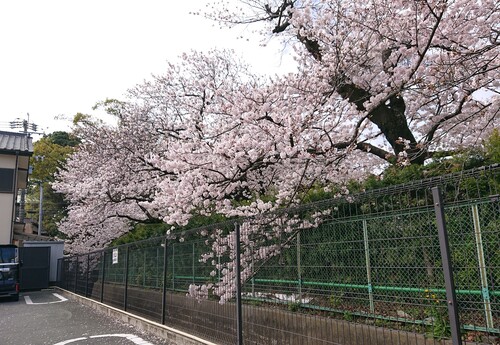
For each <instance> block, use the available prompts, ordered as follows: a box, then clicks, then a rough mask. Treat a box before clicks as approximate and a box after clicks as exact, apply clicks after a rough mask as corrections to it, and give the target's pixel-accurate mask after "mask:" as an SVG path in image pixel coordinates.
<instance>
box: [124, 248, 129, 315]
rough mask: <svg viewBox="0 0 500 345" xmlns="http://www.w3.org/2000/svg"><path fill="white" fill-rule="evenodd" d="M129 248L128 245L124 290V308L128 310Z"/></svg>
mask: <svg viewBox="0 0 500 345" xmlns="http://www.w3.org/2000/svg"><path fill="white" fill-rule="evenodd" d="M129 248H130V246H127V247H126V251H125V291H124V292H123V310H125V311H127V300H128V266H129V264H128V259H129Z"/></svg>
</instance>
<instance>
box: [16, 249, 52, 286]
mask: <svg viewBox="0 0 500 345" xmlns="http://www.w3.org/2000/svg"><path fill="white" fill-rule="evenodd" d="M19 260H20V263H21V269H20V286H21V290H37V289H46V288H48V287H49V277H50V247H21V248H19Z"/></svg>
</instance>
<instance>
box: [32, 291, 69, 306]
mask: <svg viewBox="0 0 500 345" xmlns="http://www.w3.org/2000/svg"><path fill="white" fill-rule="evenodd" d="M53 295H54V296H56V297H57V298H58V299H59V301H54V302H41V303H34V302H33V301H32V300H31V297H30V296H24V300H25V301H26V304H53V303H61V302H65V301H67V300H68V299H67V298H64V297H63V296H61V295H59V294H57V293H53Z"/></svg>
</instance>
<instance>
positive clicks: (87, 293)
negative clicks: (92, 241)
mask: <svg viewBox="0 0 500 345" xmlns="http://www.w3.org/2000/svg"><path fill="white" fill-rule="evenodd" d="M89 273H90V254H87V270H86V272H85V297H89Z"/></svg>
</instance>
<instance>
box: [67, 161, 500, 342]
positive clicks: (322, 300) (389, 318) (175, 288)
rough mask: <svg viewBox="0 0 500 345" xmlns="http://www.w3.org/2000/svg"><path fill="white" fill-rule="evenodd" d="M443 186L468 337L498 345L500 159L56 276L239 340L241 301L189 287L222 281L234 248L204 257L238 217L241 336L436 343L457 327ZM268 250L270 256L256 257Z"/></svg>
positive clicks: (207, 231) (108, 255)
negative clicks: (446, 257)
mask: <svg viewBox="0 0 500 345" xmlns="http://www.w3.org/2000/svg"><path fill="white" fill-rule="evenodd" d="M434 186H439V187H440V188H441V190H442V191H443V197H444V203H445V220H446V226H447V230H448V238H449V249H450V257H451V262H452V267H453V269H452V273H453V278H454V281H455V288H456V290H455V293H456V296H457V301H458V305H457V306H456V307H457V308H458V313H459V319H460V327H461V329H462V330H461V333H462V341H463V342H465V343H466V342H470V343H472V342H475V341H480V342H483V343H486V344H496V343H497V342H498V341H499V337H500V302H499V301H500V288H499V285H500V203H499V186H500V167H499V166H498V165H496V166H490V167H487V168H483V169H479V170H473V171H465V172H462V173H460V174H454V175H446V176H442V177H439V178H432V179H427V180H422V181H416V182H414V183H411V184H407V185H403V186H394V187H390V188H385V189H380V190H375V191H370V192H366V193H360V194H355V195H351V196H348V197H345V198H342V199H336V200H329V201H325V202H320V203H315V204H310V205H307V206H303V207H299V208H295V209H288V210H283V211H281V212H279V213H273V214H268V215H264V216H261V217H256V218H249V219H242V220H241V219H240V220H235V221H233V222H228V223H224V224H218V225H215V226H211V227H206V228H203V229H196V230H193V231H189V232H186V233H184V234H176V235H175V237H174V236H169V237H167V238H159V239H152V240H147V241H143V242H139V243H134V244H130V245H126V246H120V247H117V248H113V249H106V250H103V251H101V252H96V253H91V254H88V255H83V256H77V257H70V258H65V259H64V263H63V265H62V270H63V274H62V282H61V286H62V287H64V288H66V289H68V290H72V291H76V292H77V293H80V294H85V295H87V296H90V297H91V298H94V299H101V300H102V301H104V302H107V303H109V304H112V305H115V306H118V307H123V308H124V309H127V310H129V311H133V312H136V313H139V314H141V315H143V316H147V317H150V318H152V319H154V320H155V321H161V322H164V323H165V324H167V325H170V326H172V327H177V328H179V329H181V330H184V331H188V332H192V333H194V334H197V335H198V336H201V337H204V338H207V339H210V340H212V341H216V342H219V343H224V344H225V343H228V344H232V343H235V336H236V328H237V323H236V321H235V318H236V314H235V310H234V304H233V300H229V301H228V302H227V303H226V304H222V305H221V304H219V303H217V301H218V298H217V296H215V295H213V294H208V299H207V300H204V301H197V300H195V299H192V298H187V297H186V293H187V291H188V290H189V287H190V286H191V285H193V284H194V285H202V284H217V283H220V282H221V281H223V280H224V275H225V273H224V269H227V268H228V267H229V268H230V267H231V263H232V259H233V258H234V251H231V250H229V251H221V252H220V253H215V254H212V255H210V256H209V259H208V260H202V258H203V257H204V254H207V253H210V252H211V251H212V250H213V249H214V248H216V246H214V242H216V241H221V239H226V240H227V238H226V237H225V235H228V234H232V232H233V230H234V224H235V223H238V224H240V225H241V229H242V230H241V233H242V236H243V240H242V241H241V244H242V252H243V253H247V254H246V256H245V257H246V259H245V260H243V264H242V270H243V271H245V270H246V272H247V274H246V275H244V277H245V281H244V283H243V291H242V298H243V320H242V326H243V334H244V337H245V344H247V343H248V344H263V343H266V344H267V343H272V341H273V339H276V338H278V339H282V340H281V341H283V342H281V343H283V344H363V343H366V344H379V343H380V344H400V343H401V339H403V338H405V339H411V341H407V342H406V343H412V344H419V343H422V344H429V343H438V342H439V341H440V339H447V338H449V337H450V334H451V331H450V322H449V318H448V299H447V297H446V289H445V281H444V274H445V273H446V272H445V271H444V270H443V265H442V261H443V259H442V256H441V246H440V241H439V238H438V230H437V225H436V214H435V210H434V204H433V198H432V193H431V191H430V188H431V187H434ZM290 219H292V220H293V219H295V220H296V221H290ZM306 223H307V224H308V225H305V224H306ZM256 228H258V229H259V231H254V230H252V229H256ZM262 230H264V231H263V232H261V231H262ZM216 234H218V235H216ZM230 238H231V237H230ZM223 245H225V246H229V247H230V241H228V242H224V243H223ZM259 248H260V249H259ZM262 248H268V249H269V248H272V250H271V251H270V253H271V254H270V255H267V256H266V255H264V256H259V255H257V253H258V250H262ZM113 251H114V252H115V254H114V255H115V257H113ZM248 253H250V254H249V255H248ZM113 258H115V261H113ZM116 258H118V259H116ZM77 263H78V264H77ZM165 264H166V266H165ZM228 265H229V266H228ZM164 267H165V269H164ZM75 272H78V274H75ZM248 272H250V274H248ZM89 285H90V287H89ZM144 291H145V292H146V293H144ZM212 302H214V303H212ZM379 326H381V327H382V328H379ZM388 334H389V335H388ZM378 338H380V339H381V340H376V339H378ZM283 339H284V340H283ZM277 343H280V340H278V342H277ZM403 343H404V342H403Z"/></svg>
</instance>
